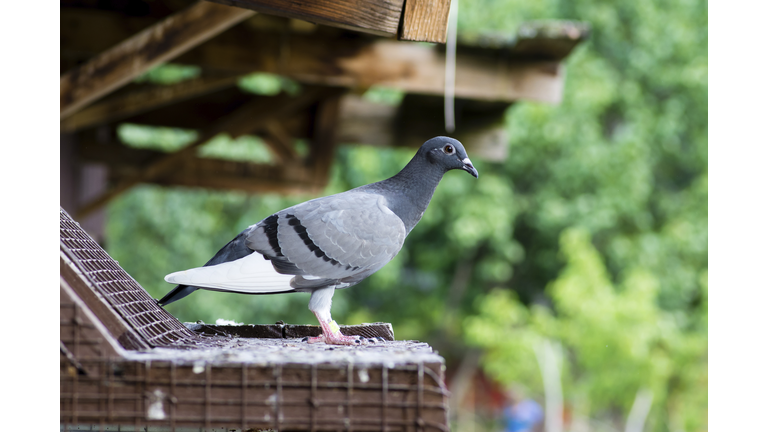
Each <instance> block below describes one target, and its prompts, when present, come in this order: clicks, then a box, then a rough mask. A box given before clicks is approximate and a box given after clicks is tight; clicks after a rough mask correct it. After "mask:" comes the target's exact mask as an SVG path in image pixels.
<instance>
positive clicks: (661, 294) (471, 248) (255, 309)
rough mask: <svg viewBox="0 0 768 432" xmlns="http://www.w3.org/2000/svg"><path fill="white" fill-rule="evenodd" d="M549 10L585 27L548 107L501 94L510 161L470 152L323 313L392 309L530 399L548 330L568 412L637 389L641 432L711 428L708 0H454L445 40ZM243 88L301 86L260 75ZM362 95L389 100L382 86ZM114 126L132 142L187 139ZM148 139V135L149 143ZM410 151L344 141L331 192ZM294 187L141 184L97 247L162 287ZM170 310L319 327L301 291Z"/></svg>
mask: <svg viewBox="0 0 768 432" xmlns="http://www.w3.org/2000/svg"><path fill="white" fill-rule="evenodd" d="M550 18H557V19H574V20H580V21H587V22H589V23H590V24H591V26H592V29H593V33H592V38H591V40H590V41H589V42H588V43H586V44H585V45H584V46H582V47H580V48H578V49H577V50H576V52H575V53H573V54H572V55H571V57H570V58H569V60H568V75H567V80H566V88H565V97H564V100H563V102H562V104H560V105H558V106H545V105H538V104H517V105H516V106H515V107H514V108H512V109H511V110H510V111H509V113H508V118H507V128H508V130H509V133H510V142H509V146H510V147H509V155H510V156H509V158H508V160H507V161H505V162H504V163H495V164H491V163H483V162H482V161H478V160H475V162H476V165H477V167H478V169H479V171H480V178H479V179H478V180H477V181H474V180H473V179H471V178H468V177H467V176H466V175H462V174H461V173H449V174H448V175H446V177H445V179H444V180H443V183H441V185H440V186H439V187H438V189H437V192H436V194H435V196H434V198H433V200H432V203H431V204H430V207H429V209H428V210H427V212H426V213H425V215H424V218H423V219H422V221H421V223H420V224H419V225H418V226H417V227H416V228H415V229H414V231H413V232H412V233H411V235H410V236H409V237H408V239H407V240H406V244H405V247H404V249H403V250H402V252H401V253H400V254H399V255H398V257H397V258H396V259H395V260H394V261H393V262H391V263H390V264H389V265H387V266H386V267H384V269H382V270H381V271H379V272H378V273H376V274H374V275H373V276H372V277H370V278H369V279H368V280H366V281H364V282H363V283H361V284H360V285H359V286H358V287H355V288H353V289H350V290H344V291H341V292H339V293H337V294H336V296H335V297H334V309H333V313H334V317H335V318H336V319H337V320H338V321H339V322H341V323H359V322H372V321H386V322H392V323H393V324H394V327H395V332H396V335H397V337H398V338H399V339H420V340H425V341H428V342H429V343H430V344H431V345H433V346H434V347H435V348H436V349H438V350H439V351H440V353H441V354H443V355H444V356H445V357H446V359H447V361H448V363H449V366H450V365H452V364H456V362H458V361H459V360H460V359H461V357H462V356H463V355H464V354H465V353H466V351H467V347H468V346H479V347H482V348H483V350H484V353H485V355H484V357H483V359H482V361H481V365H482V367H483V368H484V370H485V371H486V372H487V373H488V374H489V375H490V376H492V377H493V378H495V379H497V380H498V381H499V382H501V383H504V384H509V383H513V382H514V383H520V384H522V385H525V386H526V387H528V388H529V389H530V391H531V395H533V396H536V395H538V396H537V397H538V398H539V399H540V400H543V399H542V398H541V396H543V394H542V391H543V390H542V381H541V374H540V372H539V370H538V366H537V363H536V357H535V355H534V351H533V349H534V347H535V344H537V343H539V341H541V340H542V339H543V338H547V339H551V340H554V341H557V342H559V343H560V344H561V345H562V346H563V348H564V350H565V351H564V354H565V356H564V362H563V371H562V380H563V386H564V397H565V402H566V405H567V406H569V407H570V408H569V409H571V410H573V412H574V413H576V414H578V415H580V416H584V417H587V418H591V419H595V420H602V421H606V420H607V421H609V422H608V424H611V423H610V422H613V426H606V428H607V429H606V430H616V429H617V428H621V425H623V422H624V421H625V419H626V417H627V415H628V413H629V410H630V407H631V405H632V403H633V401H634V398H635V395H636V394H637V392H638V390H639V389H641V388H648V389H650V390H651V391H652V392H653V395H654V397H653V406H652V409H651V411H650V414H649V417H648V421H647V423H648V424H647V430H658V431H666V430H675V431H677V430H705V429H706V428H707V423H706V418H707V265H708V264H707V239H708V237H707V3H706V2H703V1H695V0H691V1H680V2H673V3H669V2H661V1H658V0H652V1H647V2H631V1H629V0H614V1H611V2H608V1H605V0H577V1H563V0H547V1H543V2H523V1H519V0H476V1H473V2H462V3H461V7H460V15H459V35H460V37H473V36H476V35H477V34H479V33H481V32H483V33H484V32H497V33H500V34H502V35H511V34H514V31H515V29H516V27H517V26H518V25H519V24H520V23H521V22H523V21H527V20H532V19H550ZM169 73H170V72H168V70H166V71H165V72H164V74H165V75H164V76H163V79H166V80H169V81H172V79H171V78H169V77H168V76H167V74H169ZM180 73H181V72H180ZM183 73H189V72H188V71H184V72H183ZM149 78H151V76H150V77H149ZM149 78H147V79H149ZM241 85H242V86H243V87H244V88H247V89H248V90H249V91H254V92H257V93H258V92H260V91H261V92H264V93H265V94H274V92H275V91H276V89H282V90H283V91H297V90H296V89H297V85H296V84H295V83H293V82H290V81H287V80H283V79H278V78H275V77H270V76H263V75H259V76H254V77H252V78H250V79H247V80H243V82H241ZM368 96H369V97H371V98H379V99H382V98H383V100H386V101H391V102H392V103H398V101H399V97H398V95H397V94H393V93H392V92H387V91H386V90H383V89H377V90H376V91H374V92H371V94H370V95H368ZM377 100H378V99H377ZM458 127H461V124H459V125H458ZM124 128H125V129H124V132H125V133H124V134H123V139H124V140H125V141H126V142H131V143H133V145H144V146H146V145H157V146H159V147H163V146H165V147H163V148H165V149H171V148H173V146H174V145H175V146H178V145H183V143H184V142H188V141H189V140H191V139H194V134H192V135H190V134H189V132H188V131H175V132H174V131H168V130H163V129H160V130H156V129H142V128H141V127H138V126H135V125H134V126H132V125H126V126H125V127H124ZM155 133H156V134H157V136H155V137H154V139H155V141H158V142H160V144H152V143H151V141H152V139H148V138H147V137H149V138H152V136H153V135H152V134H155ZM147 134H148V135H147ZM142 137H143V138H142ZM427 138H429V137H425V140H426V139H427ZM142 139H143V140H144V141H142ZM174 140H176V141H174ZM185 140H186V141H185ZM208 147H210V149H207V148H208ZM200 151H201V152H206V151H207V152H214V153H215V154H216V155H217V157H228V156H227V155H229V156H230V157H233V158H250V159H251V160H260V161H268V158H269V155H268V153H266V152H264V149H263V144H261V143H260V142H259V140H258V139H255V138H252V137H245V138H241V139H240V140H238V141H237V142H232V141H231V140H229V139H228V138H226V137H224V136H222V137H219V138H218V141H217V143H211V144H209V145H206V146H204V147H202V148H201V150H200ZM412 154H413V150H410V149H377V148H371V147H364V146H359V147H358V146H354V147H341V148H339V150H338V153H337V159H336V164H335V165H334V168H333V171H332V180H331V183H330V185H329V187H328V189H327V191H326V192H327V193H329V194H330V193H334V192H338V191H341V190H345V189H348V188H351V187H355V186H358V185H361V184H365V183H369V182H373V181H377V180H381V179H383V178H385V177H387V176H390V175H392V174H394V173H396V172H397V171H398V170H399V169H400V168H401V167H402V166H403V165H404V164H405V163H406V162H407V161H408V160H409V159H410V157H411V156H412ZM470 156H471V155H470ZM308 198H311V197H308V196H304V197H278V196H248V195H245V194H241V193H234V192H228V193H222V192H216V191H200V190H182V189H161V188H156V187H148V186H143V187H139V188H136V189H135V190H133V191H131V192H130V193H128V194H126V195H124V196H123V197H121V198H120V199H118V200H117V201H115V202H114V203H113V204H112V205H111V206H110V208H109V216H110V217H109V222H108V226H107V236H108V244H107V246H108V250H109V251H110V253H111V254H112V255H113V256H114V257H115V258H116V259H118V260H119V261H120V263H121V265H123V266H124V267H125V268H126V269H127V270H128V271H129V272H130V273H131V274H132V275H133V276H134V277H135V278H136V279H137V280H138V281H139V283H141V284H142V285H143V286H145V287H146V288H147V289H148V290H149V291H150V293H151V294H152V295H154V296H156V297H159V296H162V295H163V294H164V293H165V292H167V291H168V290H169V289H170V288H171V286H170V285H169V284H166V283H165V282H164V281H163V276H164V275H165V274H167V273H169V272H172V271H176V270H180V269H184V268H189V267H192V266H197V265H201V264H203V263H204V262H205V261H207V259H208V258H209V257H210V256H211V255H212V254H213V253H215V252H216V250H218V248H219V247H221V246H222V245H223V244H225V243H226V242H227V241H229V240H230V239H231V238H232V237H233V236H235V235H236V234H237V233H238V232H240V231H241V230H242V229H244V228H245V227H247V226H248V225H250V224H253V223H255V222H257V221H259V220H260V219H262V218H263V217H265V216H268V215H269V214H271V213H272V212H274V211H277V210H279V209H282V208H284V207H287V206H289V205H292V204H294V203H296V202H300V201H303V200H305V199H308ZM168 309H169V310H170V311H171V312H172V313H173V314H174V315H176V316H178V317H179V318H180V319H182V320H183V321H196V320H201V319H202V320H204V321H206V322H212V321H214V320H215V319H217V318H226V319H233V320H235V321H238V322H247V323H269V322H274V321H277V320H280V319H282V320H285V321H288V322H299V323H312V322H313V321H314V318H313V317H312V315H311V314H310V312H309V311H308V310H307V296H306V295H303V294H291V295H279V296H242V295H237V294H222V293H214V292H203V291H199V292H197V293H195V294H193V295H192V296H190V297H189V298H187V299H185V300H184V301H182V302H178V303H175V304H172V305H170V306H169V307H168ZM566 426H567V425H566ZM601 428H602V427H601ZM601 428H597V429H601Z"/></svg>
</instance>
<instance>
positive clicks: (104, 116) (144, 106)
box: [61, 74, 238, 132]
mask: <svg viewBox="0 0 768 432" xmlns="http://www.w3.org/2000/svg"><path fill="white" fill-rule="evenodd" d="M237 78H238V75H236V74H233V75H230V76H227V77H223V78H222V77H216V78H195V79H192V80H189V81H184V82H181V83H178V84H174V85H168V86H153V87H150V88H146V89H141V90H136V91H134V92H131V93H128V94H125V95H122V96H119V97H115V98H110V99H106V100H103V101H100V102H98V103H95V104H93V105H91V106H89V107H88V108H85V109H83V110H82V111H79V112H77V113H75V114H73V115H72V116H70V117H68V118H66V119H64V120H62V122H61V132H74V131H77V130H81V129H86V128H89V127H93V126H98V125H100V124H104V123H108V122H114V121H118V120H122V119H125V118H128V117H131V116H134V115H138V114H142V113H145V112H148V111H152V110H154V109H156V108H160V107H163V106H167V105H170V104H173V103H177V102H181V101H184V100H187V99H190V98H194V97H196V96H202V95H204V94H207V93H211V92H215V91H217V90H220V89H222V88H226V87H230V86H233V85H234V84H235V83H236V82H237Z"/></svg>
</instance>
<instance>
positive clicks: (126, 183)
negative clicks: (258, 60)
mask: <svg viewBox="0 0 768 432" xmlns="http://www.w3.org/2000/svg"><path fill="white" fill-rule="evenodd" d="M327 94H328V90H324V89H309V90H307V91H305V92H304V93H303V94H301V95H300V96H298V97H295V98H291V97H288V96H285V95H284V96H283V97H282V98H280V99H281V100H280V103H278V105H277V106H275V105H273V102H274V101H272V100H270V101H265V100H264V99H257V100H254V101H253V102H250V103H248V104H247V105H246V106H243V107H241V108H239V109H238V110H237V111H235V112H234V113H232V114H230V115H228V116H227V117H225V118H223V119H221V120H219V121H218V122H216V123H215V124H213V125H212V126H211V127H209V128H208V129H206V130H204V131H203V132H202V133H201V134H200V136H199V137H198V139H197V140H196V141H195V142H193V143H191V144H189V145H188V146H186V147H184V148H183V149H181V150H179V151H177V152H175V153H171V154H168V155H166V156H163V157H162V158H160V159H159V160H156V161H153V162H152V163H150V164H149V165H148V166H146V167H145V168H144V169H143V170H142V171H141V172H140V173H137V174H135V175H133V176H131V177H129V178H126V179H124V180H123V181H121V182H120V183H118V184H117V185H116V186H114V187H113V188H112V189H110V190H109V191H107V192H106V193H104V194H102V195H101V196H99V197H98V198H95V199H94V200H92V201H91V202H90V203H88V204H86V205H84V206H83V207H81V208H80V209H79V210H78V215H79V217H82V216H85V215H87V214H88V213H90V212H92V211H93V210H95V209H97V208H99V207H101V206H103V205H104V204H106V203H108V202H109V201H111V200H112V199H114V198H115V197H117V196H118V195H120V194H121V193H123V192H125V191H126V190H128V189H130V188H131V187H133V186H135V185H137V184H139V183H142V182H147V181H152V180H155V179H158V178H160V177H162V176H163V175H164V174H166V173H168V172H169V171H170V170H171V169H173V168H175V167H176V165H177V164H178V163H179V162H180V161H181V160H183V159H184V158H186V157H190V156H192V155H193V154H194V152H195V151H196V149H197V147H199V146H200V145H202V144H204V143H206V142H208V140H210V139H211V138H213V137H214V136H216V135H218V134H219V133H222V132H226V133H228V134H230V135H231V136H233V137H237V136H240V135H242V134H246V133H248V132H251V131H253V130H254V129H257V128H259V127H261V126H262V125H263V124H264V122H265V121H267V120H269V119H272V118H279V117H280V116H283V115H287V114H290V113H292V112H295V111H298V110H301V109H304V108H306V107H307V106H309V105H310V104H311V103H313V102H315V101H316V100H318V99H320V98H322V97H323V96H325V95H327Z"/></svg>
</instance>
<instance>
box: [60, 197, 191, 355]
mask: <svg viewBox="0 0 768 432" xmlns="http://www.w3.org/2000/svg"><path fill="white" fill-rule="evenodd" d="M59 231H60V239H61V245H62V246H63V249H64V250H65V253H66V254H67V256H68V257H69V258H70V259H71V260H72V262H73V263H74V264H75V266H76V267H77V269H78V270H79V271H80V272H81V273H82V275H83V278H84V279H85V280H86V281H87V282H88V283H89V284H90V285H91V286H92V287H94V288H95V289H96V290H97V291H98V292H99V293H100V294H101V295H102V296H104V298H106V299H107V301H108V302H109V303H110V304H111V305H112V307H113V308H114V309H115V310H116V311H117V312H118V313H119V314H120V316H122V317H123V319H125V321H127V322H128V323H129V324H130V325H131V327H133V329H134V330H135V331H136V332H137V333H138V334H139V335H141V336H142V337H143V338H144V339H145V340H146V342H147V343H148V344H150V345H151V346H178V347H183V346H185V345H196V344H197V343H199V342H200V339H201V338H200V336H198V335H196V334H195V333H193V332H192V331H190V330H189V329H187V328H186V327H185V326H184V325H183V324H182V323H181V322H180V321H179V320H177V319H176V318H175V317H174V316H173V315H171V314H169V313H168V312H166V311H165V310H164V309H162V308H160V307H159V306H158V305H157V302H156V301H155V299H153V298H152V297H150V296H149V294H148V293H147V291H146V290H144V288H142V287H141V285H139V284H138V283H137V282H136V281H135V280H134V279H133V278H132V277H131V276H130V275H128V273H127V272H126V271H125V270H123V269H122V268H121V267H120V266H119V265H118V263H117V261H115V260H114V259H112V257H110V256H109V254H107V252H106V251H105V250H104V249H102V248H101V246H99V244H98V243H96V241H95V240H93V238H91V236H89V235H88V233H86V232H85V230H83V229H82V228H81V227H80V224H79V223H77V222H76V221H74V220H73V219H72V218H71V217H70V216H69V214H67V212H66V211H65V210H64V209H62V208H60V226H59Z"/></svg>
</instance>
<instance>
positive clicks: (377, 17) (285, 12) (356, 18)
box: [209, 0, 404, 36]
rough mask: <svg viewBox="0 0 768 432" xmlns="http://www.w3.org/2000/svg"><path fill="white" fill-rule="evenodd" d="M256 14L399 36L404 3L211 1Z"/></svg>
mask: <svg viewBox="0 0 768 432" xmlns="http://www.w3.org/2000/svg"><path fill="white" fill-rule="evenodd" d="M209 1H214V2H216V3H221V4H225V5H230V6H237V7H241V8H246V9H251V10H255V11H257V12H261V13H265V14H269V15H277V16H282V17H287V18H296V19H300V20H304V21H309V22H312V23H317V24H323V25H327V26H331V27H339V28H343V29H348V30H354V31H361V32H366V33H371V34H375V35H379V36H392V35H396V34H397V28H398V24H399V23H400V15H401V14H402V11H403V1H404V0H315V1H311V2H294V1H284V0H209Z"/></svg>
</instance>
